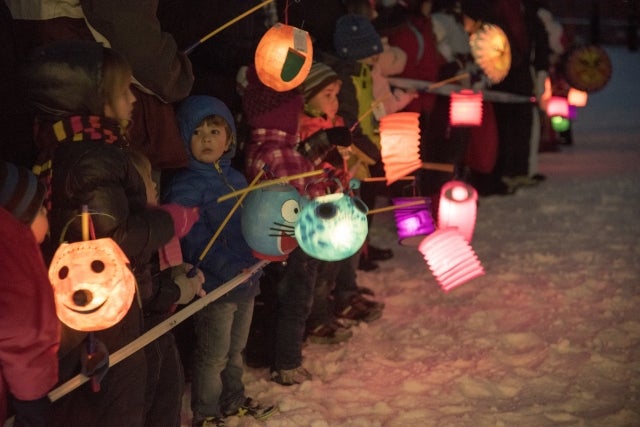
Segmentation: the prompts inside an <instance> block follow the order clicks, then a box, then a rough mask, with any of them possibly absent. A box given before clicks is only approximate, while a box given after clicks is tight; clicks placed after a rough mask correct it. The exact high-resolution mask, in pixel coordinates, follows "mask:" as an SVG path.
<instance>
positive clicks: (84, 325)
mask: <svg viewBox="0 0 640 427" xmlns="http://www.w3.org/2000/svg"><path fill="white" fill-rule="evenodd" d="M128 264H129V260H128V259H127V257H126V255H125V254H124V253H123V252H122V249H120V247H119V246H118V245H117V244H116V243H115V242H114V241H113V240H112V239H110V238H102V239H96V240H86V241H82V242H75V243H63V244H62V245H61V246H60V247H59V248H58V250H57V251H56V253H55V254H54V257H53V260H52V262H51V266H50V267H49V280H50V281H51V284H52V285H53V291H54V295H55V303H56V311H57V313H58V318H59V319H60V320H61V321H62V322H63V323H64V324H66V325H67V326H69V327H70V328H72V329H75V330H78V331H84V332H92V331H99V330H102V329H107V328H109V327H111V326H113V325H115V324H116V323H118V322H119V321H120V320H121V319H122V318H123V317H124V316H125V314H126V313H127V312H128V311H129V307H131V302H132V301H133V296H134V293H135V288H136V284H135V278H134V276H133V273H132V272H131V270H130V269H129V266H128Z"/></svg>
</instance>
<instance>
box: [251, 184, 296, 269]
mask: <svg viewBox="0 0 640 427" xmlns="http://www.w3.org/2000/svg"><path fill="white" fill-rule="evenodd" d="M243 205H244V207H243V209H242V216H241V220H242V235H243V236H244V239H245V240H246V241H247V244H248V245H249V247H250V248H251V250H252V251H253V255H254V256H255V257H256V258H258V259H266V260H269V261H284V260H285V259H286V258H287V256H288V255H289V254H290V253H291V251H293V250H294V249H295V248H296V247H298V242H297V241H296V239H295V234H294V227H295V224H296V222H297V221H298V217H299V215H300V211H301V208H300V194H299V193H298V191H297V190H296V189H295V187H294V186H292V185H290V184H274V185H270V186H268V187H265V188H261V189H257V190H253V191H251V192H250V193H249V194H248V195H247V197H246V198H245V200H244V202H243Z"/></svg>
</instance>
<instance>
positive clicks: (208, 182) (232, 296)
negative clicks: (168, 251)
mask: <svg viewBox="0 0 640 427" xmlns="http://www.w3.org/2000/svg"><path fill="white" fill-rule="evenodd" d="M176 115H177V118H178V126H179V128H180V134H181V136H182V140H183V142H184V145H185V149H186V151H187V156H188V159H189V164H188V167H187V168H186V169H184V170H181V171H180V172H178V173H177V174H176V175H175V176H174V177H173V179H172V180H171V182H170V183H169V185H168V186H167V188H166V189H165V192H164V195H163V200H164V201H165V202H168V203H178V204H180V205H183V206H189V207H195V206H197V207H198V208H199V209H200V219H199V220H198V221H197V222H196V223H195V224H194V225H193V227H192V228H191V231H190V232H189V233H188V234H187V235H186V236H185V237H184V238H183V239H181V246H182V252H183V256H184V259H185V261H186V262H189V263H191V264H193V265H195V264H197V262H198V260H199V258H200V256H201V254H202V253H203V251H204V249H205V248H206V247H207V245H208V243H209V241H210V240H211V238H212V237H213V235H214V234H215V233H216V231H217V230H218V228H220V227H221V225H222V223H223V221H224V219H225V217H226V216H227V214H228V213H229V212H230V210H231V209H232V207H233V206H234V204H235V202H236V199H235V198H232V199H229V200H225V201H223V202H220V203H218V201H217V199H218V198H219V197H220V196H223V195H225V194H227V193H230V192H232V191H235V190H238V189H241V188H245V187H247V180H246V179H245V177H244V175H242V174H241V173H240V172H239V171H237V170H236V169H234V168H232V167H231V159H232V158H233V156H234V154H235V152H236V127H235V124H234V120H233V116H232V114H231V112H230V111H229V109H228V108H227V106H226V105H225V104H224V103H223V102H222V101H220V100H219V99H217V98H213V97H210V96H190V97H188V98H187V99H186V100H185V101H183V102H182V103H181V104H180V106H179V107H178V110H177V112H176ZM213 115H217V116H220V117H222V118H223V119H224V120H225V121H226V122H227V124H228V125H229V127H230V129H231V133H232V143H231V145H230V147H229V149H228V150H227V151H226V152H225V153H224V154H223V155H222V156H221V158H220V159H218V161H217V162H216V163H214V164H208V163H202V162H200V161H198V160H196V159H195V158H194V157H193V154H192V152H191V135H192V134H193V132H194V130H195V129H196V128H197V127H198V126H199V125H200V123H201V122H202V121H203V120H204V119H205V118H206V117H209V116H213ZM241 209H242V207H240V208H239V209H238V210H236V212H234V214H233V215H232V216H231V218H230V220H229V222H228V223H227V224H226V225H224V227H223V228H222V231H221V233H220V235H219V236H218V237H217V238H216V240H215V242H214V244H213V245H212V246H211V248H210V249H209V250H208V251H207V253H206V255H205V256H204V258H203V260H202V262H201V263H200V265H199V268H200V269H201V270H202V272H203V273H204V277H205V283H204V285H203V288H204V290H205V291H207V292H211V291H212V290H214V289H216V288H217V287H219V286H220V285H222V284H224V283H225V282H227V281H229V280H231V279H233V278H234V277H235V276H237V275H238V274H240V273H241V272H242V270H243V269H245V268H247V267H250V266H252V265H253V264H255V263H256V262H257V261H258V260H257V259H256V258H254V257H253V255H252V253H251V249H250V247H249V245H248V244H247V243H246V241H245V239H244V237H243V236H242V231H241V226H240V218H241ZM258 292H259V287H258V280H257V277H254V278H252V279H250V280H249V281H247V282H246V283H244V284H242V285H240V286H239V287H237V288H235V289H234V290H233V291H231V292H229V293H228V294H227V295H225V296H224V297H222V298H221V299H219V300H218V301H226V302H240V301H246V299H247V298H253V297H255V296H256V295H257V294H258Z"/></svg>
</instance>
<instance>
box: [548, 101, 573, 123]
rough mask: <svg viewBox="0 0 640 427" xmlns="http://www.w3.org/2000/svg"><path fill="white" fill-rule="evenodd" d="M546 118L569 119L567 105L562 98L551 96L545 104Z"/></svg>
mask: <svg viewBox="0 0 640 427" xmlns="http://www.w3.org/2000/svg"><path fill="white" fill-rule="evenodd" d="M547 116H549V117H553V116H560V117H565V118H567V117H569V103H568V102H567V98H565V97H563V96H552V97H551V98H549V102H548V103H547Z"/></svg>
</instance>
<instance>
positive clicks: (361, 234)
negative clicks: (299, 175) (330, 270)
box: [295, 193, 369, 261]
mask: <svg viewBox="0 0 640 427" xmlns="http://www.w3.org/2000/svg"><path fill="white" fill-rule="evenodd" d="M302 204H303V208H302V212H301V213H300V218H299V219H298V222H297V223H296V226H295V234H296V239H297V240H298V244H299V245H300V248H302V250H303V251H304V252H305V253H306V254H307V255H309V256H311V257H313V258H316V259H319V260H322V261H340V260H343V259H346V258H349V257H350V256H351V255H353V254H355V253H356V252H357V251H358V250H359V249H360V247H362V245H363V244H364V241H365V239H366V238H367V233H368V232H369V225H368V223H367V211H368V210H369V209H368V208H367V205H365V204H364V202H362V200H360V199H358V198H355V197H350V196H347V195H346V194H344V193H334V194H327V195H326V196H319V197H316V198H315V199H313V200H309V201H306V203H305V199H302Z"/></svg>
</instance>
